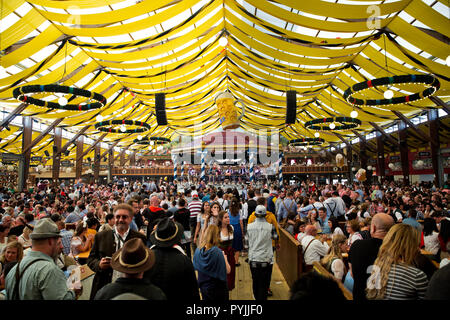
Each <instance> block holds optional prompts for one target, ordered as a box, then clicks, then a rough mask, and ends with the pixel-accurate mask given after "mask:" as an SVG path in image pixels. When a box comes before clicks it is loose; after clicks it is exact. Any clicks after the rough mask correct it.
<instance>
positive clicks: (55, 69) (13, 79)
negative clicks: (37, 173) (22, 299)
mask: <svg viewBox="0 0 450 320" xmlns="http://www.w3.org/2000/svg"><path fill="white" fill-rule="evenodd" d="M0 1H1V17H2V20H1V24H0V31H1V38H0V49H1V50H2V56H1V66H2V68H1V70H0V71H1V74H0V101H1V106H2V107H3V110H6V111H12V110H14V108H15V107H17V106H18V105H19V102H18V101H17V100H15V99H14V97H13V94H12V91H13V89H14V88H15V87H17V86H22V85H27V84H50V83H58V84H61V85H67V86H75V87H79V88H84V89H88V90H91V91H95V92H98V93H101V94H103V95H104V96H105V97H106V98H107V99H108V103H107V105H106V106H105V107H103V108H102V109H100V110H91V111H87V112H81V113H80V112H75V111H64V110H49V109H45V108H41V107H37V106H34V105H29V106H28V107H27V108H26V109H25V111H24V112H22V114H23V115H32V116H33V117H35V118H37V119H41V120H43V121H44V122H45V121H47V122H48V123H51V122H52V121H54V120H55V119H58V118H63V119H64V120H63V121H62V122H61V124H60V125H59V126H61V127H64V128H66V129H67V130H69V131H71V132H74V133H76V132H77V131H78V130H80V129H81V128H83V127H85V126H87V125H90V127H89V129H88V130H87V131H86V134H87V135H88V136H89V137H91V138H92V139H95V138H97V137H99V136H100V135H101V133H99V132H98V131H97V130H96V129H95V128H94V124H95V123H96V116H97V115H99V114H101V115H102V116H103V118H104V119H105V120H112V119H130V120H139V121H145V122H147V123H148V124H149V125H150V126H151V130H150V131H148V132H146V134H145V135H147V136H162V137H168V138H171V139H172V140H174V139H177V137H179V136H180V135H182V136H184V135H199V134H205V133H209V132H211V131H213V130H216V129H218V128H220V123H219V121H218V118H219V116H218V114H217V109H216V107H215V104H214V97H215V96H216V95H217V93H218V92H220V91H224V90H226V89H228V90H229V91H230V92H231V93H232V94H233V96H234V97H235V98H236V99H241V100H243V101H244V103H245V105H246V108H245V115H244V117H243V118H242V120H241V127H242V128H243V129H244V130H250V131H251V130H258V129H265V130H267V129H279V130H280V131H281V134H282V135H283V136H285V137H286V138H288V139H295V138H301V137H313V134H314V133H313V132H311V131H309V130H307V129H305V127H304V123H305V122H306V121H308V120H311V119H313V118H323V117H330V116H349V115H350V112H351V111H352V110H354V108H353V106H351V105H349V104H348V103H347V102H346V101H345V100H344V99H343V97H342V95H343V92H344V91H345V90H346V89H347V88H348V87H349V86H352V85H353V84H355V83H358V82H361V81H366V80H370V79H373V78H379V77H385V76H392V75H403V74H411V73H413V74H433V75H434V76H435V77H437V78H438V79H439V81H440V83H441V88H440V90H439V91H438V92H437V93H435V96H436V97H438V98H440V99H441V100H443V101H444V102H447V101H448V98H449V93H450V91H449V90H450V82H449V79H450V68H449V66H448V65H447V64H446V59H448V56H449V54H450V50H449V42H448V38H449V37H450V23H449V10H450V9H449V1H448V0H447V1H444V0H391V1H390V0H387V1H379V0H374V1H362V0H308V1H299V0H277V1H276V2H275V1H262V0H238V1H233V0H202V1H197V0H182V1H180V0H140V1H136V0H133V1H131V0H67V1H56V0H29V1H24V0H0ZM222 36H226V37H227V40H228V44H227V46H225V47H223V46H221V45H220V44H219V41H218V40H219V38H220V37H222ZM385 49H386V50H385ZM447 61H448V60H447ZM421 88H422V87H421V86H419V85H401V86H396V87H395V88H394V92H395V96H399V95H404V94H405V93H412V92H418V91H420V89H421ZM287 90H296V91H297V106H298V107H297V121H296V123H295V124H292V125H286V124H285V115H286V91H287ZM158 92H164V93H166V112H167V119H168V125H167V126H158V125H157V121H156V115H155V93H158ZM364 93H365V95H366V97H370V98H376V97H382V94H383V91H382V90H376V89H373V90H369V91H365V92H364ZM36 96H37V97H40V98H45V99H48V100H52V99H53V100H55V101H56V100H57V96H48V95H47V96H46V95H44V94H41V95H36ZM75 101H82V99H79V100H77V99H75ZM434 107H438V106H436V105H435V104H434V103H433V102H432V101H431V100H430V99H423V100H420V101H417V102H412V103H408V104H402V105H396V106H391V107H384V108H377V107H369V106H364V107H358V108H356V110H357V111H358V114H359V116H358V118H359V119H360V120H361V121H362V126H361V127H360V129H362V130H363V131H364V130H373V127H372V126H371V125H370V124H369V122H376V123H378V124H383V123H386V122H390V121H392V120H394V119H396V118H397V117H396V116H395V115H394V114H393V113H392V110H395V111H400V112H402V113H404V114H405V115H407V116H410V115H412V114H414V113H417V112H418V111H421V110H423V109H426V108H434ZM11 128H12V131H6V130H3V131H1V132H0V137H1V138H2V140H1V142H0V149H2V151H3V152H14V153H20V152H21V151H20V148H21V145H20V140H21V135H20V133H18V132H15V131H17V129H18V128H17V127H14V126H11ZM14 133H15V134H14ZM136 137H137V134H127V135H123V134H119V133H112V134H108V135H107V136H106V137H105V139H104V142H113V141H116V140H117V139H121V140H120V143H119V144H118V146H122V147H123V146H128V145H130V144H132V143H133V140H134V139H136ZM321 137H323V138H324V139H325V140H326V141H328V142H336V141H339V142H340V140H339V139H338V138H337V137H336V136H335V135H333V134H322V135H321ZM65 142H67V141H63V144H64V143H65ZM51 145H52V144H51V139H50V140H46V139H43V140H42V141H41V143H39V144H38V145H37V146H35V147H34V148H33V155H41V154H43V153H44V151H45V150H50V149H51ZM132 148H134V147H132ZM70 157H74V155H73V154H71V155H70Z"/></svg>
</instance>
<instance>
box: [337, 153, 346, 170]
mask: <svg viewBox="0 0 450 320" xmlns="http://www.w3.org/2000/svg"><path fill="white" fill-rule="evenodd" d="M344 164H345V163H344V156H343V155H342V154H340V153H338V154H337V155H336V166H338V167H339V168H342V167H343V166H344Z"/></svg>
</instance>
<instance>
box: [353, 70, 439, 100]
mask: <svg viewBox="0 0 450 320" xmlns="http://www.w3.org/2000/svg"><path fill="white" fill-rule="evenodd" d="M415 83H419V84H423V85H426V86H428V87H427V88H426V89H425V90H423V91H420V92H416V93H413V94H410V95H405V96H402V97H395V98H394V97H393V95H387V94H385V99H367V100H365V99H357V98H354V97H353V95H354V94H355V93H357V92H360V91H362V90H366V89H369V88H377V87H379V86H391V85H395V84H415ZM440 86H441V84H440V82H439V80H438V79H437V78H436V77H434V76H432V75H429V74H407V75H401V76H392V77H384V78H377V79H373V80H369V81H364V82H360V83H357V84H354V85H353V86H352V87H350V88H348V89H347V90H345V92H344V99H345V100H346V101H347V102H348V103H351V104H353V105H359V106H386V105H394V104H402V103H408V102H412V101H417V100H421V99H424V98H427V97H429V96H431V95H432V94H433V93H435V92H436V91H438V90H439V88H440ZM386 92H392V90H388V91H386ZM386 98H388V99H386Z"/></svg>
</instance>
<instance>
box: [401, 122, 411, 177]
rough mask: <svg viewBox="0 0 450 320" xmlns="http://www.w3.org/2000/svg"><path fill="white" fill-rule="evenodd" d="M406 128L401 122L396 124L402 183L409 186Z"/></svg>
mask: <svg viewBox="0 0 450 320" xmlns="http://www.w3.org/2000/svg"><path fill="white" fill-rule="evenodd" d="M407 130H408V128H407V127H406V123H405V122H404V121H402V120H400V121H399V122H398V143H399V145H400V161H401V162H402V172H403V182H404V184H405V185H409V183H410V182H409V158H408V144H407V141H406V138H407V137H408V134H407Z"/></svg>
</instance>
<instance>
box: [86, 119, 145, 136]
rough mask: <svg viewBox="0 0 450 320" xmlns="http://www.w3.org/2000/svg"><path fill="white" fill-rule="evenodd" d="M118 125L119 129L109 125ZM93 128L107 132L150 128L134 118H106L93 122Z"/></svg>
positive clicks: (129, 131) (135, 131) (136, 131)
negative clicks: (105, 119)
mask: <svg viewBox="0 0 450 320" xmlns="http://www.w3.org/2000/svg"><path fill="white" fill-rule="evenodd" d="M114 125H116V126H120V127H119V129H115V128H112V127H111V126H114ZM127 126H135V128H127ZM95 129H98V130H99V131H103V132H109V133H138V132H145V131H147V130H150V125H149V124H148V123H146V122H143V121H135V120H107V121H102V122H98V123H96V124H95Z"/></svg>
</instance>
